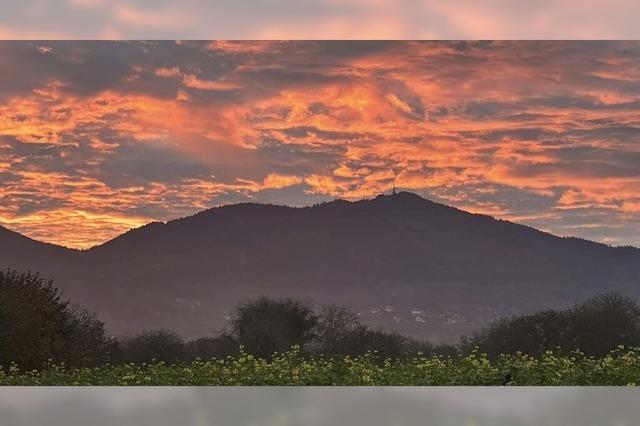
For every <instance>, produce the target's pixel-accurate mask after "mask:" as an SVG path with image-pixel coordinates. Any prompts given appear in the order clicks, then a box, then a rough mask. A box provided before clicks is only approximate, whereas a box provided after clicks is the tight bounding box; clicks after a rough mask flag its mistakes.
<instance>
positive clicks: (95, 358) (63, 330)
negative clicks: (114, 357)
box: [0, 270, 117, 369]
mask: <svg viewBox="0 0 640 426" xmlns="http://www.w3.org/2000/svg"><path fill="white" fill-rule="evenodd" d="M116 351H117V344H116V343H115V342H114V341H112V340H110V339H107V338H106V337H105V334H104V324H103V323H102V322H101V321H99V320H98V319H97V318H96V317H95V316H94V315H92V314H89V313H87V312H85V311H83V310H80V309H77V308H74V307H73V306H71V305H70V304H69V302H67V301H63V300H62V299H61V297H60V293H59V291H58V289H56V288H55V287H53V283H52V282H51V281H45V280H43V279H42V278H40V277H39V276H38V275H37V274H32V273H29V272H27V273H19V272H16V271H12V270H5V271H0V365H3V366H5V367H6V366H8V365H10V364H11V363H15V364H19V365H20V367H21V368H24V369H34V368H41V367H43V366H44V365H46V364H47V363H49V362H58V363H60V362H64V363H67V364H70V365H76V366H90V365H97V364H100V363H102V362H106V361H108V360H109V358H110V356H111V354H112V353H114V352H116Z"/></svg>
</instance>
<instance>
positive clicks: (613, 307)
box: [570, 293, 640, 356]
mask: <svg viewBox="0 0 640 426" xmlns="http://www.w3.org/2000/svg"><path fill="white" fill-rule="evenodd" d="M570 317H571V330H572V338H573V346H574V347H576V348H578V349H580V350H582V351H584V352H585V353H587V354H589V355H593V356H602V355H605V354H607V353H608V352H610V351H611V350H613V349H615V348H617V347H618V346H619V345H624V346H627V347H629V346H639V345H640V308H639V307H638V304H637V303H636V302H635V301H633V300H632V299H630V298H628V297H625V296H622V295H621V294H619V293H605V294H598V295H596V296H594V297H592V298H590V299H588V300H586V301H585V302H583V303H580V304H578V305H577V306H576V307H575V308H573V309H572V310H571V311H570Z"/></svg>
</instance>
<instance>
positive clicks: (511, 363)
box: [0, 347, 640, 386]
mask: <svg viewBox="0 0 640 426" xmlns="http://www.w3.org/2000/svg"><path fill="white" fill-rule="evenodd" d="M636 383H640V349H638V348H634V349H625V348H623V347H620V348H618V349H617V350H615V351H612V352H611V353H610V354H608V355H606V356H604V357H602V358H593V357H588V356H585V355H584V354H582V353H581V352H573V353H571V354H569V355H564V356H563V355H559V354H556V353H553V352H547V353H546V354H545V355H543V356H541V357H531V356H528V355H524V354H516V355H501V356H500V357H498V359H496V360H495V361H493V362H492V361H490V360H489V359H488V358H487V357H486V356H485V355H484V354H479V353H477V352H473V353H471V354H470V355H468V356H458V357H448V358H445V357H441V356H439V357H425V356H417V357H415V358H411V359H407V360H385V361H383V362H382V361H380V360H378V359H377V358H376V356H375V354H366V355H363V356H360V357H355V358H351V357H340V358H305V357H303V356H301V355H300V353H299V350H298V348H295V347H294V348H292V350H291V351H290V352H287V353H284V354H276V355H275V356H274V357H273V359H272V360H271V361H266V360H264V359H258V358H255V357H254V356H252V355H248V354H245V353H241V354H240V355H239V356H237V357H228V358H225V359H219V360H216V359H214V360H210V361H201V360H197V361H194V362H192V363H178V364H171V365H167V364H164V363H150V364H143V365H134V364H124V365H104V366H100V367H92V368H66V367H65V366H63V365H55V366H51V367H49V368H46V369H44V370H40V371H20V370H19V369H18V368H17V367H16V366H11V367H10V368H7V369H4V370H0V385H25V386H30V385H293V386H300V385H302V386H305V385H342V386H352V385H378V386H386V385H399V386H404V385H417V386H422V385H428V386H434V385H552V386H553V385H625V386H635V384H636Z"/></svg>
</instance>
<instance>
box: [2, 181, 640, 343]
mask: <svg viewBox="0 0 640 426" xmlns="http://www.w3.org/2000/svg"><path fill="white" fill-rule="evenodd" d="M18 235H19V234H18ZM1 236H2V233H0V261H2V260H3V259H7V260H10V261H11V262H13V264H7V265H6V266H9V267H14V266H15V265H18V266H21V267H24V265H31V266H30V267H29V269H32V270H39V271H40V272H41V273H42V274H43V275H45V276H52V277H55V278H56V285H57V286H58V287H60V288H62V289H63V290H64V291H65V295H67V296H69V297H71V298H72V300H73V301H74V302H75V303H78V304H80V305H82V306H85V307H86V308H88V309H90V310H94V311H97V312H98V313H99V314H100V315H101V317H102V318H103V319H104V320H105V322H106V323H107V325H108V326H109V328H110V330H112V332H114V333H116V334H123V333H130V332H137V331H140V330H142V329H148V328H174V329H177V330H178V331H179V332H181V333H182V334H184V335H185V336H189V337H192V336H197V335H203V334H210V333H211V332H215V331H218V330H219V329H220V328H222V327H225V326H228V322H227V320H226V317H227V316H228V315H229V314H230V313H231V310H232V308H233V306H234V305H235V304H236V303H238V302H240V301H242V300H246V299H247V298H250V297H256V296H259V295H267V296H274V297H278V296H294V297H301V298H305V297H310V298H312V299H313V300H315V301H316V302H318V304H322V303H344V304H346V305H348V306H349V307H351V308H352V309H354V310H356V311H358V312H360V314H361V317H362V318H363V321H365V322H367V323H369V324H372V325H376V326H382V327H385V328H389V329H393V330H396V331H400V332H403V333H406V334H410V335H414V336H417V337H427V338H431V339H434V340H447V339H449V340H451V339H453V338H454V337H457V336H459V335H460V334H462V333H467V332H469V331H470V330H472V329H473V328H477V326H479V325H480V324H483V323H484V322H486V321H488V320H491V319H492V318H495V317H497V316H502V315H509V314H512V313H518V312H529V311H532V310H535V309H541V308H552V307H553V308H555V307H564V306H568V305H571V304H573V303H575V302H576V301H578V300H581V299H584V298H586V297H588V296H591V295H592V294H593V293H596V292H603V291H612V290H616V291H621V292H623V293H625V294H628V295H631V296H632V297H638V296H640V250H638V249H637V248H628V247H612V246H610V245H607V244H603V243H598V242H594V241H589V240H584V239H579V238H573V237H562V236H557V235H553V234H550V233H548V232H544V231H540V230H537V229H535V228H533V227H530V226H527V225H522V224H517V223H513V222H509V221H506V220H502V219H497V218H493V217H491V216H487V215H482V214H476V213H470V212H466V211H464V210H460V209H457V208H455V207H451V206H447V205H445V204H440V203H437V202H434V201H430V200H426V199H424V198H422V197H420V196H419V195H416V194H413V193H409V192H400V193H397V194H393V195H379V196H377V197H375V198H371V199H364V200H358V201H353V202H352V201H346V200H334V201H330V202H325V203H320V204H316V205H313V206H306V207H289V206H280V205H274V204H259V203H241V204H232V205H225V206H219V207H214V208H212V209H207V210H203V211H201V212H199V213H197V214H195V215H192V216H187V217H183V218H177V219H174V220H171V221H168V222H151V223H149V224H147V225H144V226H142V227H139V228H135V229H132V230H130V231H128V232H126V233H124V234H122V235H120V236H118V237H116V238H114V239H112V240H110V241H108V242H105V243H104V244H101V245H98V246H95V247H92V248H91V249H88V250H82V251H68V249H64V250H63V251H60V250H53V251H52V249H51V248H48V249H47V250H48V251H47V250H44V249H43V251H47V253H48V254H47V255H39V254H37V253H36V252H38V251H39V250H38V249H37V247H38V244H37V242H35V241H34V240H32V241H34V243H30V246H31V249H32V250H33V253H32V254H29V253H25V252H24V251H22V252H19V251H18V252H16V253H10V252H11V251H12V250H10V249H9V250H8V249H7V248H6V244H2V242H3V239H2V238H1ZM33 244H35V246H34V245H33ZM25 246H26V245H25ZM3 247H4V248H3ZM27 251H28V250H27ZM53 252H55V254H52V253H53ZM12 259H13V260H12ZM3 266H5V265H3ZM374 312H375V313H374ZM410 312H424V315H423V314H419V315H418V314H410ZM420 315H422V316H420Z"/></svg>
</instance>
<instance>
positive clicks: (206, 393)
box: [0, 387, 640, 426]
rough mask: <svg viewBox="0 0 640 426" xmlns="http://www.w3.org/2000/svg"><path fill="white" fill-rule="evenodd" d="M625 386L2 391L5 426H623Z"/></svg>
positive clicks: (626, 419) (632, 411) (628, 415)
mask: <svg viewBox="0 0 640 426" xmlns="http://www.w3.org/2000/svg"><path fill="white" fill-rule="evenodd" d="M639 421H640V407H639V405H638V392H637V391H635V389H632V388H542V387H538V388H497V387H494V388H466V387H461V388H412V387H407V388H395V387H387V388H283V387H275V388H180V387H173V388H172V387H154V388H149V387H137V388H78V387H68V388H45V387H40V388H36V387H34V388H0V424H2V425H3V426H40V425H47V426H86V425H93V426H107V425H109V426H111V425H113V426H116V425H117V426H122V425H127V426H136V425H154V426H175V425H184V426H190V425H194V426H203V425H231V424H233V425H254V426H261V425H307V426H314V425H340V424H344V425H350V426H359V425H363V426H364V425H366V426H373V425H417V424H420V425H434V426H448V425H451V426H454V425H455V426H461V425H474V426H502V425H504V426H511V425H513V426H515V425H518V426H522V425H524V426H527V425H531V426H546V425H549V426H551V425H562V426H574V425H575V426H585V425H593V426H607V425H611V426H625V425H629V426H630V425H637V424H639Z"/></svg>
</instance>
